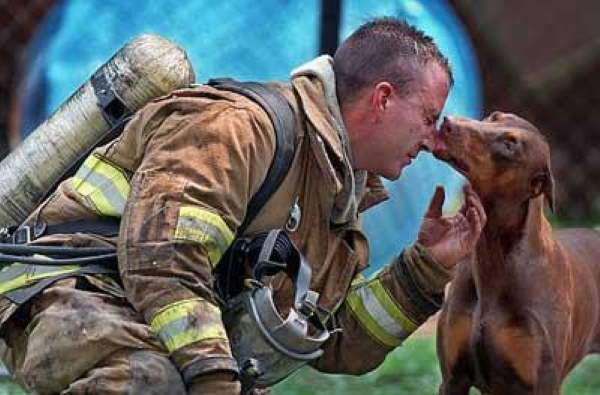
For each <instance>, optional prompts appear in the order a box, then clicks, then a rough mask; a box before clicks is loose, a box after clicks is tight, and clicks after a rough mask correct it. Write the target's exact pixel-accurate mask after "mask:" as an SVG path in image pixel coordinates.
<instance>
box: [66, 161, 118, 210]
mask: <svg viewBox="0 0 600 395" xmlns="http://www.w3.org/2000/svg"><path fill="white" fill-rule="evenodd" d="M85 170H87V172H86V174H85V176H83V177H82V176H80V175H77V176H76V177H78V178H82V179H84V180H85V181H87V182H88V183H90V184H92V185H95V186H96V188H98V189H100V190H101V191H102V194H103V195H104V198H105V199H106V201H108V203H109V204H110V205H111V206H112V208H114V209H115V211H116V212H118V213H119V214H121V215H122V214H123V211H125V202H126V201H127V195H125V196H124V195H122V192H121V191H119V189H118V188H117V187H116V185H115V184H114V181H113V180H111V179H110V178H108V177H106V176H105V175H103V174H100V173H97V172H95V171H93V170H91V169H88V168H85Z"/></svg>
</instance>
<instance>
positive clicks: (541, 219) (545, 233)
mask: <svg viewBox="0 0 600 395" xmlns="http://www.w3.org/2000/svg"><path fill="white" fill-rule="evenodd" d="M485 209H486V213H487V215H488V221H487V223H486V225H485V228H484V229H483V232H482V234H481V237H480V238H479V241H478V242H477V246H476V249H475V257H474V259H473V260H472V263H473V265H472V267H471V270H472V273H473V276H474V278H475V285H476V287H477V288H478V290H479V291H481V290H482V289H483V287H485V286H486V284H488V285H489V284H490V282H493V281H503V280H506V281H507V283H509V282H510V281H509V280H510V277H511V276H513V275H518V274H517V273H514V272H513V269H514V268H513V267H512V266H511V262H512V261H513V260H515V259H516V254H518V255H519V257H520V258H522V255H523V254H525V255H527V257H536V256H539V255H540V254H543V253H544V251H548V248H547V247H548V245H549V243H552V236H551V235H552V230H551V227H550V224H549V223H548V221H547V220H546V218H545V216H544V211H543V210H544V200H543V196H539V197H537V198H534V199H531V200H529V201H526V202H525V203H523V204H521V205H517V207H515V205H513V206H512V208H511V207H509V206H507V205H502V204H495V205H492V204H489V202H486V203H485ZM518 260H519V262H523V261H525V262H529V261H534V260H530V259H524V260H523V259H518ZM535 261H537V260H535Z"/></svg>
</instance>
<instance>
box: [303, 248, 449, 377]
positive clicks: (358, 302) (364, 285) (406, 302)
mask: <svg viewBox="0 0 600 395" xmlns="http://www.w3.org/2000/svg"><path fill="white" fill-rule="evenodd" d="M450 276H451V273H450V271H448V270H446V269H444V268H443V267H442V266H441V265H438V264H437V263H436V262H435V261H433V259H432V258H431V257H430V256H429V254H428V253H427V251H426V249H425V248H424V247H422V246H420V245H418V244H416V245H413V246H410V247H407V248H406V249H405V250H404V251H403V252H402V253H401V254H400V255H399V256H398V257H397V258H396V259H394V261H393V262H391V263H390V264H388V265H387V266H386V267H385V268H384V269H382V270H381V271H380V272H379V273H378V274H377V275H375V276H374V277H373V278H371V279H369V280H367V279H365V278H364V277H362V276H360V275H359V276H358V277H357V278H356V279H355V281H354V282H353V284H352V286H351V287H350V290H349V292H348V294H347V296H346V300H345V301H344V303H343V304H342V306H341V307H340V309H339V310H338V311H337V312H336V314H335V321H336V324H337V326H338V327H339V328H340V329H341V331H338V332H336V333H335V334H334V335H333V336H332V338H331V339H329V340H328V342H327V343H326V345H325V347H324V351H325V352H324V354H323V356H322V357H321V358H319V359H318V360H317V361H316V362H315V363H314V364H313V366H314V367H315V368H316V369H318V370H320V371H323V372H329V373H347V374H363V373H366V372H369V371H371V370H373V369H375V368H376V367H377V366H379V364H381V362H383V360H384V359H385V357H386V355H387V354H388V353H389V352H390V351H392V350H393V349H395V348H396V347H397V346H399V345H400V344H401V343H402V342H403V341H404V339H406V338H407V337H408V336H410V334H411V333H413V332H414V331H415V330H416V329H417V328H418V327H419V326H420V325H422V324H423V323H424V322H425V321H426V320H427V318H428V317H429V316H431V315H432V314H434V313H435V312H437V311H438V310H439V308H440V307H441V303H442V301H443V293H444V286H445V284H446V283H447V282H448V281H449V280H450Z"/></svg>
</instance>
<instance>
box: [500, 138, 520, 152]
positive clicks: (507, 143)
mask: <svg viewBox="0 0 600 395" xmlns="http://www.w3.org/2000/svg"><path fill="white" fill-rule="evenodd" d="M502 143H503V144H504V149H506V150H507V151H510V152H514V151H515V149H516V148H517V145H518V141H517V139H516V138H515V137H514V136H506V137H504V138H503V139H502Z"/></svg>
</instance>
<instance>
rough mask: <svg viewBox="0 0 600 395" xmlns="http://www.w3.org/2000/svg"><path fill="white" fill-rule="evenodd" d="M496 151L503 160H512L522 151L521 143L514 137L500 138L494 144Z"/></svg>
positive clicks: (505, 136)
mask: <svg viewBox="0 0 600 395" xmlns="http://www.w3.org/2000/svg"><path fill="white" fill-rule="evenodd" d="M493 147H494V151H495V152H496V154H499V155H500V156H501V157H503V158H507V159H512V158H515V155H517V154H518V153H519V151H520V150H521V143H520V142H519V140H518V139H517V138H516V137H515V136H512V135H503V136H499V137H498V138H497V139H496V141H495V142H494V144H493Z"/></svg>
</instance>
